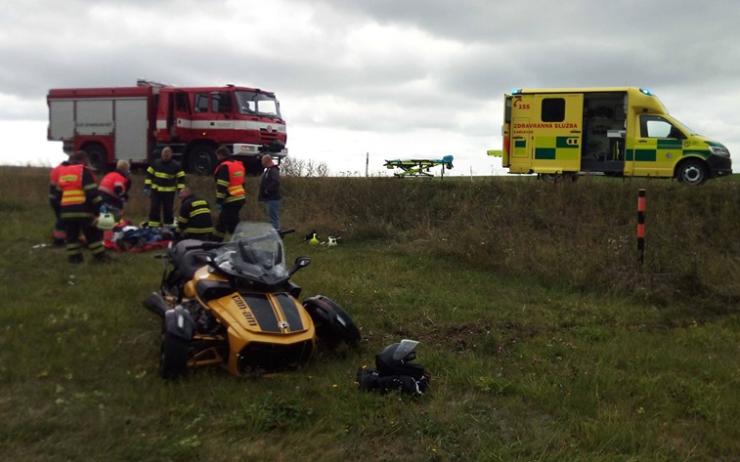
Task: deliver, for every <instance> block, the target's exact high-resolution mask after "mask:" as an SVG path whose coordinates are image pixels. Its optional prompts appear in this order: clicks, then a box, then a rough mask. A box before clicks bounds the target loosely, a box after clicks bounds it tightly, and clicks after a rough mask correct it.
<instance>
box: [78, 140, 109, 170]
mask: <svg viewBox="0 0 740 462" xmlns="http://www.w3.org/2000/svg"><path fill="white" fill-rule="evenodd" d="M83 150H84V151H85V152H86V153H87V163H88V165H90V167H92V168H94V169H95V170H96V171H97V172H99V173H105V172H107V171H108V162H107V159H108V156H107V153H106V152H105V148H104V147H103V146H101V145H99V144H88V145H86V146H85V147H84V148H83Z"/></svg>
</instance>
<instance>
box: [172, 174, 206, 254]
mask: <svg viewBox="0 0 740 462" xmlns="http://www.w3.org/2000/svg"><path fill="white" fill-rule="evenodd" d="M179 196H180V200H182V203H181V204H180V213H179V215H178V217H177V232H178V239H200V240H202V241H210V240H212V239H213V237H212V235H213V219H212V218H211V208H210V207H209V206H208V201H206V200H205V199H200V198H199V197H197V196H196V195H195V194H193V191H192V190H191V189H190V187H188V186H185V188H183V189H182V190H181V191H180V195H179Z"/></svg>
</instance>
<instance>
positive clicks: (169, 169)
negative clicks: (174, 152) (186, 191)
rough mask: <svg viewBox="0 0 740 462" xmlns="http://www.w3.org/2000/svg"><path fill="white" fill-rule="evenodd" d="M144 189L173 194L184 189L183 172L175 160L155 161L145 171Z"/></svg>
mask: <svg viewBox="0 0 740 462" xmlns="http://www.w3.org/2000/svg"><path fill="white" fill-rule="evenodd" d="M144 187H147V188H151V189H152V191H157V192H175V191H179V190H180V189H182V188H184V187H185V172H184V171H183V170H182V167H181V166H180V163H179V162H177V161H176V160H169V161H167V162H165V161H163V160H162V159H156V160H155V161H154V162H152V164H151V165H150V166H149V167H148V168H147V169H146V179H145V180H144Z"/></svg>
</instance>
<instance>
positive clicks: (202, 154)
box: [187, 144, 216, 175]
mask: <svg viewBox="0 0 740 462" xmlns="http://www.w3.org/2000/svg"><path fill="white" fill-rule="evenodd" d="M187 167H188V171H189V172H191V173H196V174H198V175H210V174H212V173H213V169H214V168H215V167H216V155H215V154H214V149H213V146H211V145H208V144H196V145H195V146H193V147H191V148H190V149H189V150H188V157H187Z"/></svg>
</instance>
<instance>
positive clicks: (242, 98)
mask: <svg viewBox="0 0 740 462" xmlns="http://www.w3.org/2000/svg"><path fill="white" fill-rule="evenodd" d="M236 101H237V102H238V103H239V112H241V113H242V114H260V115H266V116H268V117H278V118H279V117H280V103H278V101H277V100H276V99H275V97H274V96H270V95H266V94H264V93H255V92H253V91H237V92H236Z"/></svg>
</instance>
